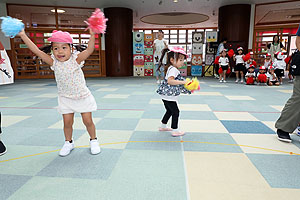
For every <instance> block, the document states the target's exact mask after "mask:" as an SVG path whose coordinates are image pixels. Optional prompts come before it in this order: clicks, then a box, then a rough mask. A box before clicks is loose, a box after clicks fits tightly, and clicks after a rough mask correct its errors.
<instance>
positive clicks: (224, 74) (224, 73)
mask: <svg viewBox="0 0 300 200" xmlns="http://www.w3.org/2000/svg"><path fill="white" fill-rule="evenodd" d="M226 72H227V70H224V71H223V78H224V81H225V79H226Z"/></svg>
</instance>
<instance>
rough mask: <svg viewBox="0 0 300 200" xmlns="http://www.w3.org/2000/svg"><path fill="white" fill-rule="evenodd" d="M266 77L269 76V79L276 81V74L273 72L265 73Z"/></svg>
mask: <svg viewBox="0 0 300 200" xmlns="http://www.w3.org/2000/svg"><path fill="white" fill-rule="evenodd" d="M267 77H268V78H269V80H270V81H277V79H276V77H277V76H276V74H275V73H274V74H273V76H272V74H270V73H269V72H268V73H267Z"/></svg>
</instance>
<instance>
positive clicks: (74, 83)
mask: <svg viewBox="0 0 300 200" xmlns="http://www.w3.org/2000/svg"><path fill="white" fill-rule="evenodd" d="M79 53H80V52H79V51H75V52H74V53H72V54H71V57H70V59H69V60H67V61H64V62H60V61H58V60H57V59H56V58H55V57H54V55H51V58H52V59H53V61H54V62H53V65H52V66H51V67H50V68H51V69H52V70H53V71H54V75H55V80H56V83H57V89H58V95H60V96H63V97H67V98H70V99H84V98H86V97H88V96H89V95H90V94H91V92H90V90H89V89H88V88H87V87H86V83H85V79H84V74H83V71H82V69H81V68H82V67H83V64H84V61H82V62H81V63H80V64H78V63H77V61H76V58H77V56H78V54H79Z"/></svg>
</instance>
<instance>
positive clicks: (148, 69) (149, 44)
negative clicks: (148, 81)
mask: <svg viewBox="0 0 300 200" xmlns="http://www.w3.org/2000/svg"><path fill="white" fill-rule="evenodd" d="M144 41H145V42H144V47H145V51H144V54H145V55H144V60H145V63H144V69H145V70H144V76H153V70H154V68H153V59H154V58H153V54H154V51H153V44H154V37H153V34H145V36H144Z"/></svg>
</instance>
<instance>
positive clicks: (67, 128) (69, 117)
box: [63, 113, 74, 141]
mask: <svg viewBox="0 0 300 200" xmlns="http://www.w3.org/2000/svg"><path fill="white" fill-rule="evenodd" d="M63 120H64V134H65V139H66V141H71V140H72V133H73V122H74V113H68V114H63Z"/></svg>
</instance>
